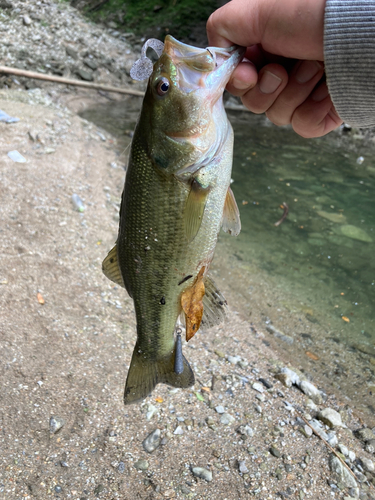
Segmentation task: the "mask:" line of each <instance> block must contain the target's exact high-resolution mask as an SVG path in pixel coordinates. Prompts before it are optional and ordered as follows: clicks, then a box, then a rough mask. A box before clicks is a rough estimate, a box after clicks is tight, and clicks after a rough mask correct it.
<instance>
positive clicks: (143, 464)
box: [134, 458, 148, 470]
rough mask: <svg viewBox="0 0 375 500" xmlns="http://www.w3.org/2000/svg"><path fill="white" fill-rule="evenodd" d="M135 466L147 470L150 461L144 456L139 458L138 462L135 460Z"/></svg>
mask: <svg viewBox="0 0 375 500" xmlns="http://www.w3.org/2000/svg"><path fill="white" fill-rule="evenodd" d="M134 467H135V468H136V469H137V470H147V469H148V462H147V460H144V459H143V458H141V459H140V460H137V461H136V462H134Z"/></svg>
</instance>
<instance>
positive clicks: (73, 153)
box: [0, 90, 375, 500]
mask: <svg viewBox="0 0 375 500" xmlns="http://www.w3.org/2000/svg"><path fill="white" fill-rule="evenodd" d="M84 95H85V94H84V93H79V92H78V93H76V94H75V99H76V102H77V109H78V108H80V107H82V106H83V105H84V104H80V102H81V99H82V96H84ZM52 96H53V94H52ZM64 96H65V97H64ZM64 99H65V101H64ZM95 99H97V101H98V102H100V99H103V98H102V97H100V96H97V97H95ZM63 102H66V94H62V95H61V96H60V97H59V96H56V98H55V99H54V98H53V97H52V98H51V94H50V95H49V96H48V94H46V93H45V92H44V91H39V90H38V91H32V92H26V91H19V92H16V91H1V92H0V109H1V110H3V111H5V112H7V113H8V114H10V115H12V116H16V117H18V118H20V121H19V122H18V123H13V124H5V123H0V189H1V194H0V220H1V225H0V311H1V313H0V314H1V322H0V355H1V365H0V370H1V371H0V382H1V387H2V391H1V396H2V397H1V408H0V419H1V420H0V450H1V453H0V498H1V499H6V500H13V499H17V500H20V499H28V498H29V499H31V498H37V499H41V500H43V499H44V498H50V497H56V498H61V499H68V498H72V499H75V498H76V499H78V498H80V499H81V500H83V499H92V498H102V499H114V498H120V499H126V500H133V499H150V500H151V499H155V500H157V499H162V498H185V497H186V498H196V499H199V500H211V499H212V500H214V499H215V500H225V499H227V500H232V499H243V498H247V497H253V496H254V497H256V498H259V499H275V498H293V499H295V498H298V499H303V498H310V499H314V500H326V499H328V498H347V499H350V498H359V497H360V498H362V499H370V498H372V497H374V498H375V495H374V493H373V491H374V489H373V487H372V485H371V484H370V483H371V481H372V480H373V476H372V474H371V473H370V471H366V470H365V469H364V468H363V467H362V471H364V472H363V474H362V476H359V475H358V474H357V483H358V484H355V485H352V487H350V481H349V483H347V484H346V483H345V481H344V480H342V478H341V480H340V478H338V477H337V476H336V475H335V474H333V473H332V472H331V471H330V468H329V466H328V463H329V456H330V451H329V450H328V448H327V447H326V446H325V444H324V443H323V442H322V441H321V440H320V439H318V438H317V437H316V436H312V437H306V435H305V434H304V433H303V432H302V431H303V429H304V427H303V425H302V426H301V423H302V424H303V421H302V420H301V416H302V415H304V416H305V417H306V418H307V419H309V417H310V419H311V418H312V417H313V416H315V415H316V414H317V411H318V410H319V409H322V408H324V407H327V406H329V407H330V408H333V409H335V410H337V411H340V415H341V416H342V418H343V420H344V422H345V424H346V426H347V427H336V428H335V429H334V432H335V433H336V436H337V438H338V441H339V442H340V443H342V444H344V445H345V446H347V448H348V449H349V450H352V451H354V452H355V454H356V457H364V458H367V459H370V458H371V455H370V454H369V453H368V452H366V451H364V445H363V443H361V442H360V441H359V440H358V439H356V438H354V436H353V432H352V431H354V430H356V429H358V428H360V427H362V426H363V424H364V423H363V422H362V421H361V416H360V415H358V414H355V413H353V411H352V409H351V408H349V406H348V405H347V404H345V403H344V402H343V401H342V400H340V397H339V396H337V397H336V396H335V395H329V396H325V395H324V394H323V400H324V403H323V402H320V403H319V404H318V407H315V405H314V404H312V402H311V401H310V400H309V399H308V397H307V396H306V395H304V394H303V393H302V392H300V391H299V390H298V389H296V388H294V387H292V388H286V387H284V386H283V385H282V384H281V382H280V381H278V380H276V379H275V378H274V374H275V371H277V367H278V366H281V365H282V363H281V362H280V360H278V358H277V354H276V353H275V352H274V351H273V350H272V348H271V347H270V346H269V345H267V343H266V342H264V337H263V336H262V335H259V334H258V332H257V325H256V324H254V325H250V323H249V322H248V321H247V320H245V319H244V318H243V317H241V314H236V313H235V310H234V308H233V307H232V309H231V310H230V313H229V319H228V322H227V323H226V324H225V325H221V326H219V327H215V328H213V329H211V330H209V331H206V332H203V333H200V334H198V335H197V336H196V337H195V338H194V339H193V340H192V341H191V342H190V343H189V345H188V346H184V351H185V355H186V356H187V358H188V359H189V361H190V362H191V364H192V366H193V369H194V371H195V374H196V380H197V381H196V384H195V387H194V388H191V389H189V390H184V391H179V390H171V389H170V388H167V387H166V386H161V385H160V386H157V388H156V390H155V391H154V393H153V394H152V395H151V396H150V397H149V398H147V399H146V400H145V401H144V402H143V403H141V404H136V405H133V406H129V407H124V405H123V401H122V396H123V388H124V383H125V378H126V373H127V368H128V366H129V363H130V358H131V354H132V350H133V346H134V343H135V318H134V312H133V305H132V301H131V299H130V298H129V297H128V296H127V295H126V293H125V291H124V290H123V289H120V288H119V287H117V286H115V285H114V284H113V283H111V282H110V281H108V280H107V279H106V278H105V277H104V275H103V274H102V271H101V262H102V260H103V258H104V257H105V256H106V254H107V252H108V251H109V249H110V248H111V247H112V246H113V244H114V241H115V239H116V235H117V225H118V210H119V201H120V195H121V191H122V187H123V182H124V175H125V171H124V167H125V165H126V155H127V150H126V149H124V148H123V146H122V147H121V149H120V148H119V146H118V144H117V141H116V139H115V138H114V137H111V136H110V135H109V134H108V133H107V132H104V131H103V130H99V129H97V127H96V126H95V125H93V124H90V123H89V122H86V121H84V120H82V119H81V118H80V117H78V116H77V115H76V114H75V113H73V112H72V111H69V110H68V109H67V108H66V107H65V106H64V105H63V104H61V103H63ZM82 102H84V99H83V101H82ZM70 104H71V106H70V107H71V109H74V106H73V105H72V103H70ZM128 141H130V139H128ZM14 150H17V151H18V152H19V153H20V154H21V155H22V156H23V157H24V158H25V159H26V161H25V162H24V163H16V162H14V161H12V160H11V159H10V158H9V157H8V152H9V151H14ZM74 193H75V194H78V195H79V197H80V198H81V199H82V201H83V204H84V210H83V212H79V211H78V210H77V209H76V208H75V207H74V205H73V203H72V195H73V194H74ZM215 270H216V273H217V275H218V276H219V273H220V266H219V264H218V265H216V266H215ZM228 301H229V303H230V296H229V297H228ZM236 357H237V358H236ZM259 379H266V381H267V382H268V386H271V387H268V388H267V384H266V385H264V384H265V383H264V382H262V381H260V382H259ZM255 382H258V385H255V386H254V383H255ZM259 386H261V387H260V388H259ZM51 417H53V418H54V419H55V420H56V421H57V422H60V425H61V428H60V429H59V430H58V431H56V432H53V431H54V430H56V429H51V427H50V419H51ZM224 417H225V418H224ZM246 425H247V426H248V428H250V429H251V432H250V431H244V430H243V429H244V428H245V426H246ZM241 426H242V427H241ZM155 429H160V431H161V438H162V440H161V444H160V445H159V446H158V447H157V448H156V450H155V451H154V452H153V453H151V454H150V453H148V452H146V451H145V449H144V447H143V445H142V442H143V441H144V439H145V438H146V437H147V436H148V434H149V433H150V432H151V431H154V430H155ZM368 430H370V429H368ZM326 431H327V432H328V428H326ZM275 449H276V451H275ZM270 450H271V451H270ZM344 458H345V457H344ZM348 463H350V464H351V468H353V469H355V466H356V465H358V464H359V463H360V462H358V461H357V462H355V461H353V460H352V462H349V461H348ZM194 467H201V468H203V469H205V470H206V473H207V472H209V473H210V472H211V473H212V480H209V479H210V477H209V476H210V475H209V474H208V476H207V474H206V476H205V477H206V479H202V478H199V477H198V476H199V473H197V471H195V473H194V474H193V472H192V469H193V468H194ZM359 467H360V465H359ZM357 469H358V468H357ZM357 469H355V470H356V471H357ZM358 470H360V469H358ZM197 474H198V475H197ZM345 486H347V487H345ZM357 486H358V488H357ZM348 495H349V496H348Z"/></svg>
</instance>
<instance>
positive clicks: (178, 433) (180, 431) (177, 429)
mask: <svg viewBox="0 0 375 500" xmlns="http://www.w3.org/2000/svg"><path fill="white" fill-rule="evenodd" d="M183 433H184V429H183V428H182V427H181V425H178V426H177V427H176V429H175V430H174V433H173V434H176V435H177V436H180V435H181V434H183Z"/></svg>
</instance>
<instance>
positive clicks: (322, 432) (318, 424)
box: [309, 418, 328, 441]
mask: <svg viewBox="0 0 375 500" xmlns="http://www.w3.org/2000/svg"><path fill="white" fill-rule="evenodd" d="M309 424H310V425H311V427H312V428H313V429H314V431H316V432H317V433H318V434H319V436H320V437H322V438H323V439H324V440H325V441H327V439H328V435H327V433H326V432H325V430H324V429H323V425H322V424H321V422H319V420H315V418H313V419H312V420H311V422H309Z"/></svg>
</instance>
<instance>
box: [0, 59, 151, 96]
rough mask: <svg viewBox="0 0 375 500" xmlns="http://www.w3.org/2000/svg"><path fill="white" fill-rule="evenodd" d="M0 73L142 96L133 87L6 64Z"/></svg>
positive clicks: (141, 93)
mask: <svg viewBox="0 0 375 500" xmlns="http://www.w3.org/2000/svg"><path fill="white" fill-rule="evenodd" d="M0 73H6V74H8V75H16V76H25V77H26V78H34V79H35V80H45V81H47V82H55V83H63V84H65V85H75V86H77V87H85V88H87V89H98V90H106V91H107V92H118V93H119V94H130V95H134V96H138V97H143V96H144V92H141V91H140V90H133V89H120V88H117V87H109V86H108V85H102V84H101V83H91V82H81V81H80V80H70V79H69V78H62V77H60V76H53V75H45V74H43V73H35V72H34V71H25V70H23V69H17V68H9V67H8V66H0Z"/></svg>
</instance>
